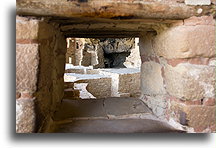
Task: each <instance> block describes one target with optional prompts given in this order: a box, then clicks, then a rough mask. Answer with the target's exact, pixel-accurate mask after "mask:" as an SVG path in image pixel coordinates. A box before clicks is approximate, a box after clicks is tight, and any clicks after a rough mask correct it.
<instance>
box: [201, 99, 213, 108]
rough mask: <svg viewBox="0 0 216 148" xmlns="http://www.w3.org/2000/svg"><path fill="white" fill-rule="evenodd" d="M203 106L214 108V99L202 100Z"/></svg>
mask: <svg viewBox="0 0 216 148" xmlns="http://www.w3.org/2000/svg"><path fill="white" fill-rule="evenodd" d="M203 105H205V106H214V105H215V98H208V99H204V100H203Z"/></svg>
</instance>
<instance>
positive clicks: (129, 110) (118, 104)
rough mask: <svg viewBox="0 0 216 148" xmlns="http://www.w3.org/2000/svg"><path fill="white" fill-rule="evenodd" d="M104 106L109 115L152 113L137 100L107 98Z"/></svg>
mask: <svg viewBox="0 0 216 148" xmlns="http://www.w3.org/2000/svg"><path fill="white" fill-rule="evenodd" d="M104 105H105V108H106V113H107V114H108V115H115V116H119V115H127V114H138V113H151V111H150V109H149V108H148V107H147V106H146V105H145V104H144V103H143V102H142V101H141V100H140V99H136V98H117V97H116V98H107V99H104Z"/></svg>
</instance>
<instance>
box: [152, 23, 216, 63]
mask: <svg viewBox="0 0 216 148" xmlns="http://www.w3.org/2000/svg"><path fill="white" fill-rule="evenodd" d="M154 51H155V52H156V54H157V55H158V56H163V57H165V58H167V59H172V58H191V57H214V56H215V27H214V26H212V25H197V26H176V27H171V28H169V29H167V30H164V31H163V32H161V33H160V34H158V35H157V36H156V38H155V44H154Z"/></svg>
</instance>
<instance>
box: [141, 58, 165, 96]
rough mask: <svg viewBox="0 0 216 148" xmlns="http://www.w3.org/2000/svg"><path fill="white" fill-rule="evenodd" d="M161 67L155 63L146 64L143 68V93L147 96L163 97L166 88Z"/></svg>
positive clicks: (143, 64)
mask: <svg viewBox="0 0 216 148" xmlns="http://www.w3.org/2000/svg"><path fill="white" fill-rule="evenodd" d="M161 68H162V67H161V65H160V64H158V63H155V62H151V61H150V62H144V63H142V66H141V73H142V75H141V92H142V94H146V95H163V94H165V93H166V92H165V88H164V84H163V77H162V73H161Z"/></svg>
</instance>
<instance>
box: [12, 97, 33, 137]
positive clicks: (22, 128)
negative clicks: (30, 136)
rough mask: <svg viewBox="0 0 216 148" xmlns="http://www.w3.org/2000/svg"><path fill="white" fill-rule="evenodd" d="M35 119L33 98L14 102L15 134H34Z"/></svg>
mask: <svg viewBox="0 0 216 148" xmlns="http://www.w3.org/2000/svg"><path fill="white" fill-rule="evenodd" d="M35 118H36V115H35V103H34V98H33V99H31V98H20V99H18V100H16V133H32V132H35V125H36V123H35Z"/></svg>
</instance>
